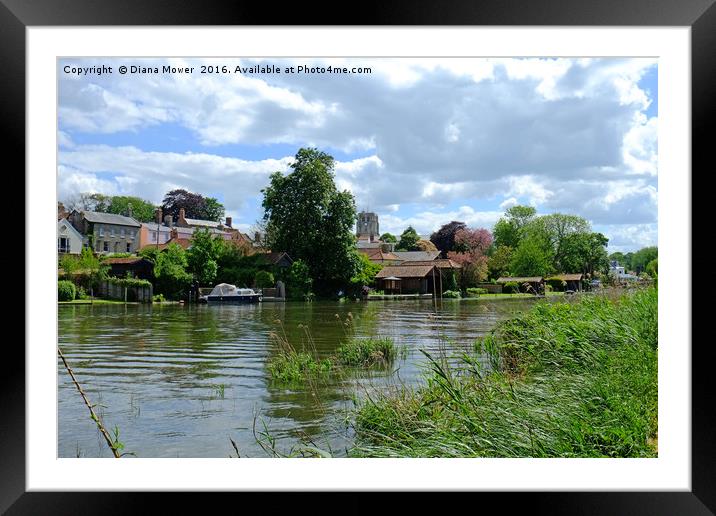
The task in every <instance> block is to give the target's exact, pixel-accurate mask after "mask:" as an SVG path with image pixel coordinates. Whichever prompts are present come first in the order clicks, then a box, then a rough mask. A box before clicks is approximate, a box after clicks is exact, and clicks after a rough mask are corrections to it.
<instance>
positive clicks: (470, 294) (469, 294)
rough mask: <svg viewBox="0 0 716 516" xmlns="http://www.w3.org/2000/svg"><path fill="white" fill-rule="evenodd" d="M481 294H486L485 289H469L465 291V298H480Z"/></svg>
mask: <svg viewBox="0 0 716 516" xmlns="http://www.w3.org/2000/svg"><path fill="white" fill-rule="evenodd" d="M482 294H487V289H486V288H478V287H470V288H468V289H467V297H480V295H482Z"/></svg>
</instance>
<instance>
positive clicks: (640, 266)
mask: <svg viewBox="0 0 716 516" xmlns="http://www.w3.org/2000/svg"><path fill="white" fill-rule="evenodd" d="M658 257H659V249H658V248H657V247H643V248H641V249H639V250H638V251H637V252H635V253H634V255H633V256H632V258H631V264H630V265H631V270H633V271H634V272H636V273H637V274H639V273H640V272H643V271H645V270H646V266H647V265H648V263H649V262H650V261H652V260H655V259H656V258H658Z"/></svg>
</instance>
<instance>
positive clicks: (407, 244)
mask: <svg viewBox="0 0 716 516" xmlns="http://www.w3.org/2000/svg"><path fill="white" fill-rule="evenodd" d="M419 241H420V235H418V232H417V231H415V229H414V228H413V226H408V227H407V229H406V230H405V231H403V232H402V233H401V234H400V240H399V241H398V244H397V245H396V246H395V249H396V251H419V250H420V248H419V247H418V242H419Z"/></svg>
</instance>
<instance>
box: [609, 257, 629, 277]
mask: <svg viewBox="0 0 716 516" xmlns="http://www.w3.org/2000/svg"><path fill="white" fill-rule="evenodd" d="M609 274H612V275H614V276H616V277H617V278H621V277H622V276H624V275H625V274H626V271H625V270H624V267H622V266H621V265H619V262H618V261H616V260H611V261H610V262H609Z"/></svg>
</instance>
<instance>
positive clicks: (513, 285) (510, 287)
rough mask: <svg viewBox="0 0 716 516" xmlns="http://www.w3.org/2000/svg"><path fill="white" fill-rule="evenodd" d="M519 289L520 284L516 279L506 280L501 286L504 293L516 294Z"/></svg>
mask: <svg viewBox="0 0 716 516" xmlns="http://www.w3.org/2000/svg"><path fill="white" fill-rule="evenodd" d="M519 291H520V284H519V283H517V282H516V281H508V282H507V283H505V285H504V286H503V287H502V292H503V293H505V294H517V293H518V292H519Z"/></svg>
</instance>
